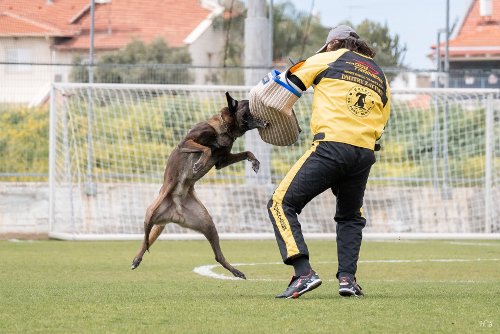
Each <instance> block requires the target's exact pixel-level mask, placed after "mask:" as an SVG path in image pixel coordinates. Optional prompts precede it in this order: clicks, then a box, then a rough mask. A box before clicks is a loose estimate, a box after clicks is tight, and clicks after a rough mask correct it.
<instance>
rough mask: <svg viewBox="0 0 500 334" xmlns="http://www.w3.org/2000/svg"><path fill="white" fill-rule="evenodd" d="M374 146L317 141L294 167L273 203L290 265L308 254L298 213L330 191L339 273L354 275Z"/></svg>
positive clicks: (272, 210) (270, 207)
mask: <svg viewBox="0 0 500 334" xmlns="http://www.w3.org/2000/svg"><path fill="white" fill-rule="evenodd" d="M374 163H375V154H374V152H373V151H372V150H369V149H365V148H360V147H356V146H352V145H348V144H343V143H337V142H327V141H319V142H318V141H317V142H314V143H313V145H312V147H311V148H310V149H309V150H308V151H307V152H306V153H304V155H303V156H302V157H301V158H300V159H299V160H298V161H297V162H296V163H295V165H294V166H293V167H292V168H291V169H290V171H289V172H288V174H287V175H286V176H285V178H284V179H283V180H282V181H281V183H280V184H279V186H278V187H277V188H276V190H275V191H274V194H273V196H272V198H271V200H270V201H269V203H268V206H267V208H268V211H269V217H270V219H271V222H272V224H273V227H274V232H275V235H276V241H277V243H278V247H279V250H280V253H281V256H282V258H283V261H284V263H285V264H291V262H292V260H293V259H294V258H296V257H299V256H305V257H307V258H309V251H308V249H307V245H306V243H305V241H304V237H303V235H302V229H301V225H300V223H299V221H298V217H297V216H298V215H299V214H300V212H301V211H302V209H303V208H304V207H305V206H306V204H307V203H309V201H311V200H312V199H313V198H314V197H316V196H317V195H319V194H321V193H322V192H323V191H325V190H326V189H331V190H332V192H333V194H334V195H335V196H336V198H337V207H336V212H335V221H336V222H337V255H338V262H339V266H338V272H337V275H338V273H340V272H346V273H350V274H353V275H355V274H356V270H357V262H358V257H359V250H360V248H361V240H362V232H361V231H362V229H363V227H365V225H366V220H365V218H364V217H363V213H362V206H363V196H364V193H365V188H366V182H367V180H368V175H369V174H370V168H371V166H372V165H373V164H374Z"/></svg>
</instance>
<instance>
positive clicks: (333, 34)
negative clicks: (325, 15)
mask: <svg viewBox="0 0 500 334" xmlns="http://www.w3.org/2000/svg"><path fill="white" fill-rule="evenodd" d="M348 38H350V39H359V36H358V34H357V33H356V31H355V30H354V29H353V28H351V27H349V26H346V25H343V24H341V25H339V26H336V27H334V28H332V29H331V30H330V32H329V33H328V37H327V38H326V42H325V45H323V46H322V47H321V49H319V50H318V51H316V53H320V52H324V51H326V47H327V46H328V44H330V43H332V42H334V41H336V40H337V41H342V40H345V39H348Z"/></svg>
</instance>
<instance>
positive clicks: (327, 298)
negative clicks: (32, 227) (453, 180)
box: [0, 240, 500, 333]
mask: <svg viewBox="0 0 500 334" xmlns="http://www.w3.org/2000/svg"><path fill="white" fill-rule="evenodd" d="M138 247H139V242H138V241H137V242H129V241H127V242H61V241H32V242H28V241H21V242H11V241H0V259H1V260H0V266H1V269H2V270H1V271H0V333H139V332H142V333H476V332H477V333H481V332H485V333H494V332H495V333H498V332H499V331H500V261H498V259H500V242H499V241H456V242H453V241H413V242H410V241H408V242H404V241H395V242H375V241H365V242H364V243H363V247H362V250H361V258H360V261H361V262H360V263H359V268H358V280H359V282H360V284H361V285H362V286H363V289H364V291H365V292H366V297H365V298H362V299H356V298H347V299H344V298H341V297H340V296H339V295H338V294H337V288H338V285H337V282H336V280H335V279H334V277H335V273H336V265H337V264H336V262H335V259H336V244H335V241H316V240H314V241H313V240H311V241H309V249H310V252H311V261H312V264H313V266H314V268H315V269H316V271H317V272H318V273H319V274H320V276H321V278H322V279H323V285H322V286H321V287H319V288H318V289H316V290H314V291H312V292H310V293H308V294H306V295H304V296H302V297H301V298H299V299H297V300H277V299H275V298H274V295H275V294H277V293H279V292H281V291H282V290H283V289H284V288H285V287H286V285H287V283H288V279H289V277H290V274H291V268H289V267H287V266H285V265H282V264H279V263H280V262H281V258H280V257H279V252H278V249H277V246H276V244H275V242H274V241H271V240H267V241H222V248H223V250H224V252H225V255H226V257H227V258H228V259H229V260H230V261H231V262H232V263H240V265H239V266H237V267H238V268H239V269H240V270H242V271H243V272H244V273H245V274H246V275H247V278H248V280H246V281H244V280H220V279H215V278H210V277H205V276H200V275H198V274H196V273H194V272H193V269H194V268H195V267H198V266H203V265H211V264H215V262H214V260H213V255H212V251H211V248H210V246H209V244H208V242H206V241H160V242H158V243H157V244H155V245H154V246H153V247H152V249H151V253H150V254H146V255H145V257H144V261H143V263H142V264H141V266H140V267H139V268H138V269H137V270H134V271H131V270H130V269H129V266H130V262H131V260H132V258H133V256H134V254H135V252H136V250H137V249H138ZM398 259H399V260H425V261H421V262H418V261H417V262H415V261H411V262H370V261H374V260H398ZM429 259H434V260H436V259H463V260H471V261H463V262H457V261H450V262H432V261H427V260H429ZM477 259H481V261H477ZM495 259H496V260H495ZM251 263H258V264H257V265H245V264H251ZM259 263H260V264H259ZM276 263H278V264H276ZM213 271H214V272H215V273H217V274H223V275H229V272H227V271H226V270H224V269H223V268H220V267H216V268H214V269H213ZM481 322H482V325H481Z"/></svg>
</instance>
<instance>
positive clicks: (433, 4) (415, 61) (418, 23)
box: [273, 0, 471, 69]
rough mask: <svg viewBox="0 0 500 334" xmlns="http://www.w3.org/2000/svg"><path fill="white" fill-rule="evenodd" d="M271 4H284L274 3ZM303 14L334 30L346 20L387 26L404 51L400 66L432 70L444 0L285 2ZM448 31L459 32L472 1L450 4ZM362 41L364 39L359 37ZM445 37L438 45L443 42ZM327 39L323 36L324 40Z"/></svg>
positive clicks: (443, 21)
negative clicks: (312, 13)
mask: <svg viewBox="0 0 500 334" xmlns="http://www.w3.org/2000/svg"><path fill="white" fill-rule="evenodd" d="M273 1H274V4H278V3H281V2H285V1H286V0H273ZM288 1H290V2H292V3H293V4H294V5H295V7H296V8H297V9H298V10H300V11H304V12H306V13H310V12H311V5H312V4H313V3H314V7H313V12H314V13H319V16H320V18H321V23H322V24H323V25H324V26H327V27H334V26H335V25H337V24H338V23H339V22H342V21H345V20H349V21H350V22H352V23H353V24H354V25H357V24H359V23H361V22H362V21H363V20H365V19H369V20H370V21H374V22H378V23H381V24H387V27H388V28H389V34H390V35H391V36H394V35H396V34H398V35H399V38H400V41H401V44H403V45H404V44H406V47H407V51H406V55H405V58H404V61H403V63H404V64H405V65H407V66H409V67H410V68H412V69H433V68H435V64H433V63H432V61H431V60H429V59H428V58H427V55H428V54H429V53H430V52H431V46H432V45H435V44H436V42H437V31H438V30H439V29H444V28H446V1H447V0H288ZM449 3H450V7H449V8H450V14H449V17H450V28H451V27H452V26H453V24H454V23H455V22H457V23H456V28H455V31H456V30H457V29H458V28H459V24H460V23H461V21H462V19H463V17H464V16H465V14H466V13H467V10H468V8H469V6H470V3H471V0H449ZM361 38H363V36H361ZM444 38H445V37H444V34H443V35H442V37H441V41H444ZM325 39H326V36H325Z"/></svg>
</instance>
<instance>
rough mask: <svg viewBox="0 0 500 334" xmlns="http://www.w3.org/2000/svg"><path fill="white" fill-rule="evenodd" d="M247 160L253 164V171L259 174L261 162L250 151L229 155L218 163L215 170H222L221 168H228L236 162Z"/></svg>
mask: <svg viewBox="0 0 500 334" xmlns="http://www.w3.org/2000/svg"><path fill="white" fill-rule="evenodd" d="M245 159H246V160H248V161H250V162H252V169H253V170H254V171H255V173H257V172H258V171H259V168H260V162H259V160H257V158H256V157H255V155H254V154H253V153H252V152H250V151H246V152H241V153H235V154H232V153H228V154H227V155H226V156H225V157H224V158H223V159H220V160H219V161H218V162H217V164H216V165H215V168H216V169H221V168H224V167H227V166H229V165H232V164H234V163H236V162H240V161H243V160H245Z"/></svg>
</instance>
